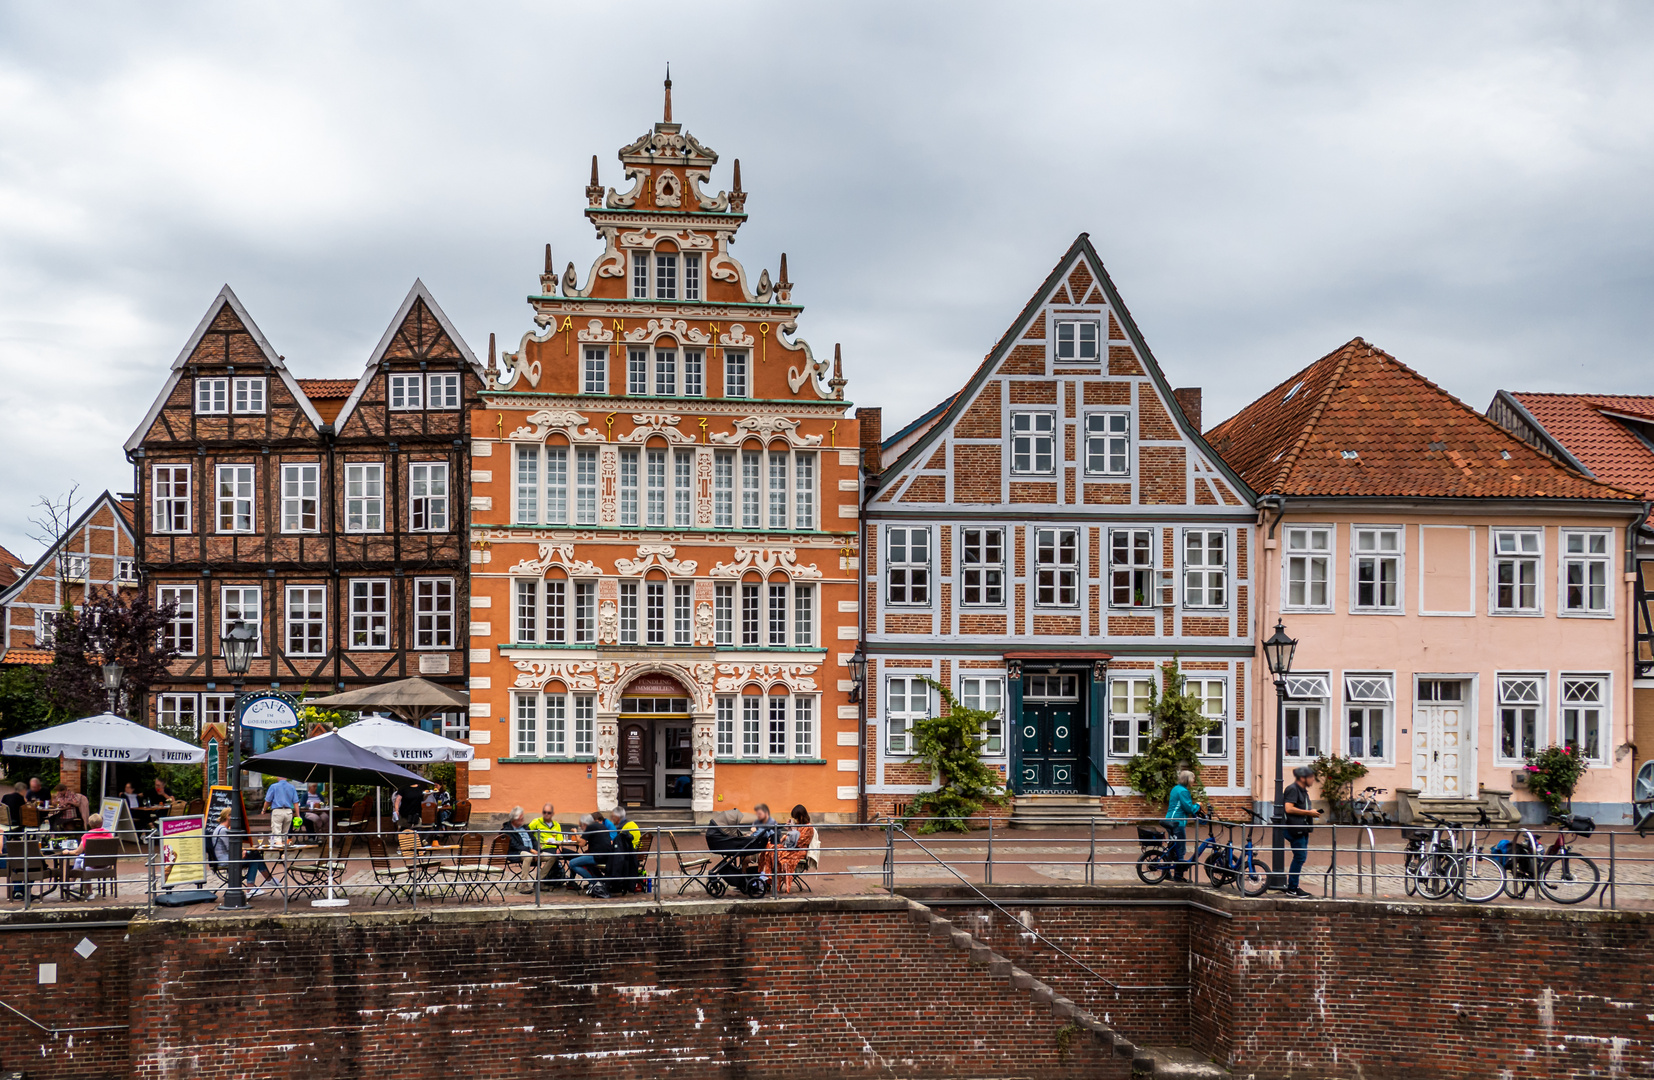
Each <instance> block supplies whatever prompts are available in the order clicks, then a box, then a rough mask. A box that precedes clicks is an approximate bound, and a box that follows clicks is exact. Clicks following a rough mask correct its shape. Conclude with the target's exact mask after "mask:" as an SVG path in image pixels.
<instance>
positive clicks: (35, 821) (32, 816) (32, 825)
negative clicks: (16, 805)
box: [22, 803, 40, 832]
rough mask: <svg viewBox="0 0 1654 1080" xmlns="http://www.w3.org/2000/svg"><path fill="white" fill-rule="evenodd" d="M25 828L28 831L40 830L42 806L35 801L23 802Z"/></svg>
mask: <svg viewBox="0 0 1654 1080" xmlns="http://www.w3.org/2000/svg"><path fill="white" fill-rule="evenodd" d="M22 817H23V828H24V829H25V830H27V831H28V832H39V831H40V807H38V806H36V805H34V804H33V803H24V804H23V815H22Z"/></svg>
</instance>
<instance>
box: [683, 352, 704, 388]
mask: <svg viewBox="0 0 1654 1080" xmlns="http://www.w3.org/2000/svg"><path fill="white" fill-rule="evenodd" d="M683 396H684V397H705V396H706V354H705V353H703V352H702V351H701V350H699V349H685V350H684V351H683Z"/></svg>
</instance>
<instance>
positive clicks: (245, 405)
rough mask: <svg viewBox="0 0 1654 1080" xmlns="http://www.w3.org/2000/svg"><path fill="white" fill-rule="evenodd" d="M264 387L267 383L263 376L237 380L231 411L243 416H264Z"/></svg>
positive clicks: (232, 393) (233, 390)
mask: <svg viewBox="0 0 1654 1080" xmlns="http://www.w3.org/2000/svg"><path fill="white" fill-rule="evenodd" d="M264 386H265V381H264V378H263V377H262V376H260V377H258V378H246V379H236V380H235V383H234V386H233V387H232V391H231V395H232V396H231V404H230V408H231V410H232V411H234V412H235V413H237V414H239V415H243V416H258V415H262V414H263V412H264Z"/></svg>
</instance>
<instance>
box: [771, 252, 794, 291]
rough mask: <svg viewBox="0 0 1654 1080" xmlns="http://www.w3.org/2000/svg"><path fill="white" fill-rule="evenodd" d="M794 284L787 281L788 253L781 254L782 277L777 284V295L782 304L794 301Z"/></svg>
mask: <svg viewBox="0 0 1654 1080" xmlns="http://www.w3.org/2000/svg"><path fill="white" fill-rule="evenodd" d="M792 294H793V283H792V282H790V281H788V280H787V253H786V252H785V251H783V252H782V253H781V276H780V278H779V279H778V280H777V281H776V283H775V295H776V298H777V299H779V300H780V301H781V302H782V303H786V302H787V301H788V300H791V299H792Z"/></svg>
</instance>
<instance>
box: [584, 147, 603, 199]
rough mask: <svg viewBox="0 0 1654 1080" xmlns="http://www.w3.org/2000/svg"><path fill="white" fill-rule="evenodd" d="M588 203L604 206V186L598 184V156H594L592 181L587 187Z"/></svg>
mask: <svg viewBox="0 0 1654 1080" xmlns="http://www.w3.org/2000/svg"><path fill="white" fill-rule="evenodd" d="M586 201H587V202H588V203H590V204H591V205H593V206H602V205H603V185H602V184H600V183H598V182H597V155H596V154H593V155H592V180H591V183H589V184H587V185H586Z"/></svg>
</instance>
